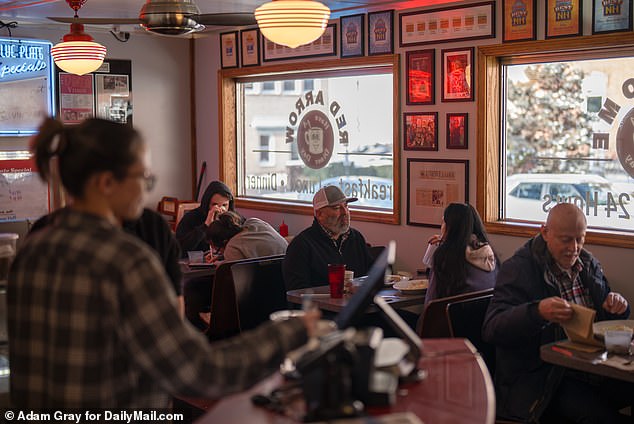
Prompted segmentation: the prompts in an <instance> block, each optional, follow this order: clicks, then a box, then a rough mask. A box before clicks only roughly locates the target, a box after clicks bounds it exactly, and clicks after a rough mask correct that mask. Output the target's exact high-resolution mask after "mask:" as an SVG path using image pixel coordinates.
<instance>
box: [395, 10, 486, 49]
mask: <svg viewBox="0 0 634 424" xmlns="http://www.w3.org/2000/svg"><path fill="white" fill-rule="evenodd" d="M398 18H399V45H400V46H401V47H407V46H416V45H422V44H432V43H448V42H452V43H453V42H458V41H465V40H478V39H483V38H495V2H493V1H485V2H482V3H473V4H469V5H466V6H450V7H443V8H440V9H431V10H423V11H416V12H406V13H401V14H399V17H398Z"/></svg>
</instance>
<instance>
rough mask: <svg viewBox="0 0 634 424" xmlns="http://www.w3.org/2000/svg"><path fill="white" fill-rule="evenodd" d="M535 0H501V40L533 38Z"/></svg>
mask: <svg viewBox="0 0 634 424" xmlns="http://www.w3.org/2000/svg"><path fill="white" fill-rule="evenodd" d="M536 11H537V0H503V2H502V29H503V31H502V41H504V42H505V43H506V42H508V41H529V40H535V38H536V35H537V18H536V16H535V13H536Z"/></svg>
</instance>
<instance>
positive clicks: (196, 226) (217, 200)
mask: <svg viewBox="0 0 634 424" xmlns="http://www.w3.org/2000/svg"><path fill="white" fill-rule="evenodd" d="M227 211H232V212H235V206H234V203H233V193H231V190H230V189H229V187H227V185H226V184H225V183H223V182H222V181H212V182H210V183H209V185H208V186H207V188H206V189H205V192H204V193H203V197H202V199H201V200H200V206H198V207H197V208H196V209H192V210H191V211H188V212H187V213H185V215H184V216H183V218H182V219H181V220H180V222H179V223H178V225H177V226H176V239H177V240H178V243H179V244H180V246H181V250H182V251H183V257H187V252H188V251H194V250H202V251H206V250H207V249H208V248H209V245H208V244H207V240H206V239H205V237H206V236H205V233H206V231H207V227H209V225H211V223H212V222H214V221H215V220H216V218H217V217H218V215H220V214H221V213H223V212H227Z"/></svg>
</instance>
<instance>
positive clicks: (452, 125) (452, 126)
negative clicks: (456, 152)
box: [447, 113, 469, 149]
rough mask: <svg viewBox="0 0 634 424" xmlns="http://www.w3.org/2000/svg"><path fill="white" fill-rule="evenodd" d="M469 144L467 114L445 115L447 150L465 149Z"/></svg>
mask: <svg viewBox="0 0 634 424" xmlns="http://www.w3.org/2000/svg"><path fill="white" fill-rule="evenodd" d="M468 144H469V114H468V113H448V114H447V148H448V149H467V148H468Z"/></svg>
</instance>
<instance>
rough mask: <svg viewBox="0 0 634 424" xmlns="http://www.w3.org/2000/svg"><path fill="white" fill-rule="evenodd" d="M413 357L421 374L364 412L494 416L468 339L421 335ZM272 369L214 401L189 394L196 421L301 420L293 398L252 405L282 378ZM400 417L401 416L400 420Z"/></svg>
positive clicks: (471, 423)
mask: <svg viewBox="0 0 634 424" xmlns="http://www.w3.org/2000/svg"><path fill="white" fill-rule="evenodd" d="M422 352H423V354H422V357H421V359H420V361H419V363H418V366H419V368H420V369H421V370H423V371H425V373H426V377H425V378H424V379H423V380H422V381H418V382H410V383H404V384H402V385H401V386H399V389H398V392H397V396H396V402H395V403H394V404H393V405H391V406H386V407H369V408H367V410H366V413H367V415H370V416H373V417H380V416H384V415H388V414H394V413H404V412H409V413H413V414H414V415H416V416H417V417H418V418H419V419H420V420H421V421H423V422H424V423H425V424H431V423H433V424H450V423H461V424H492V423H494V421H495V392H494V389H493V383H492V381H491V376H490V375H489V372H488V370H487V367H486V365H485V364H484V361H483V360H482V358H481V357H480V355H479V354H478V353H477V352H476V349H475V348H474V347H473V345H472V344H471V343H470V342H469V341H468V340H467V339H460V338H452V339H425V340H423V342H422ZM283 381H284V380H283V377H282V376H281V375H280V374H279V373H276V374H274V375H273V376H271V377H269V378H267V379H265V380H263V381H262V382H260V383H259V384H257V385H256V386H254V387H252V388H251V389H249V390H247V391H244V392H242V393H239V394H236V395H232V396H228V397H225V398H223V399H221V400H219V401H204V400H192V399H188V400H187V401H188V403H190V404H193V405H196V406H198V407H199V408H201V409H204V410H206V413H205V414H204V415H203V416H202V417H200V419H199V420H197V421H196V423H201V424H205V423H209V424H212V423H213V424H215V423H223V424H244V423H249V424H259V423H267V424H290V423H297V422H301V421H302V419H303V415H304V411H305V404H304V401H303V399H302V398H301V397H300V398H297V399H296V400H295V401H294V402H292V403H291V404H289V405H287V406H286V408H284V412H283V413H276V412H272V411H269V410H267V409H264V408H262V407H258V406H255V405H254V404H253V403H252V402H251V397H252V396H253V395H256V394H265V395H268V394H269V393H270V392H271V391H272V390H274V389H275V388H278V387H279V386H280V385H281V384H282V383H283ZM401 422H402V421H401Z"/></svg>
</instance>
